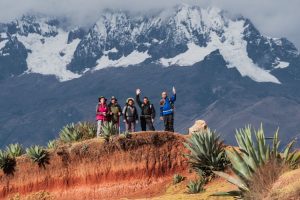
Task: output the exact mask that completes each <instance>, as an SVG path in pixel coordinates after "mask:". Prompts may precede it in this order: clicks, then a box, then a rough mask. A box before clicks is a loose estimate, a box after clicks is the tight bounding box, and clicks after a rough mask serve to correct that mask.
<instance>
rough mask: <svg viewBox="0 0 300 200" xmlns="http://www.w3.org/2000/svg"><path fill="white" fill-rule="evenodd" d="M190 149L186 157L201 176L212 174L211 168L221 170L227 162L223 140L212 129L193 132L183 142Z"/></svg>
mask: <svg viewBox="0 0 300 200" xmlns="http://www.w3.org/2000/svg"><path fill="white" fill-rule="evenodd" d="M183 144H184V146H185V147H186V148H187V149H188V150H189V151H190V153H189V154H187V155H186V157H187V158H188V159H189V163H190V165H191V167H192V168H193V169H194V170H195V171H197V172H199V173H200V174H201V175H203V176H210V175H212V170H223V169H224V168H225V166H226V164H227V160H226V157H225V150H224V145H223V141H221V140H220V136H217V135H216V133H215V132H214V131H211V130H210V129H207V130H205V131H200V132H195V133H193V134H192V136H191V137H190V138H188V139H187V140H186V142H184V143H183Z"/></svg>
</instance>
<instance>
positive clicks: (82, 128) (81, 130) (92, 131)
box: [59, 122, 97, 143]
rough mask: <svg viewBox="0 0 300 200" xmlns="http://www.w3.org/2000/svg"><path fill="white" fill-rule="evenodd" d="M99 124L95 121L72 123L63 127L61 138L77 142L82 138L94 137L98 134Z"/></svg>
mask: <svg viewBox="0 0 300 200" xmlns="http://www.w3.org/2000/svg"><path fill="white" fill-rule="evenodd" d="M96 132H97V126H96V124H95V123H90V122H79V123H77V124H74V123H71V124H68V125H66V126H64V127H63V128H62V130H61V131H60V133H59V137H60V140H61V141H63V142H65V143H68V142H76V141H80V140H85V139H90V138H94V137H95V136H96Z"/></svg>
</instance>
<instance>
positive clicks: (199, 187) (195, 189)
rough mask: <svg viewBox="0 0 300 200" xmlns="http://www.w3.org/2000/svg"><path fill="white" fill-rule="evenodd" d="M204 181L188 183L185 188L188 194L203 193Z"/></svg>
mask: <svg viewBox="0 0 300 200" xmlns="http://www.w3.org/2000/svg"><path fill="white" fill-rule="evenodd" d="M204 185H205V180H204V179H198V180H195V181H190V182H189V184H188V185H187V186H186V187H187V189H188V191H187V192H188V193H189V194H197V193H200V192H203V191H204Z"/></svg>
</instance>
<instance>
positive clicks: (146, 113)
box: [136, 89, 155, 131]
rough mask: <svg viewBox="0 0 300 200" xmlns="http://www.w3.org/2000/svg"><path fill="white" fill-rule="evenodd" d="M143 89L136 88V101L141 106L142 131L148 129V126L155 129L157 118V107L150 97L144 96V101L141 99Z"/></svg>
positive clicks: (152, 129)
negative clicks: (154, 123)
mask: <svg viewBox="0 0 300 200" xmlns="http://www.w3.org/2000/svg"><path fill="white" fill-rule="evenodd" d="M140 94H141V90H140V89H137V90H136V102H137V104H138V105H139V107H140V108H141V110H142V111H141V115H140V120H141V121H140V122H141V128H142V131H146V127H148V130H150V131H155V128H154V126H153V122H154V118H155V109H154V106H153V104H151V103H150V101H149V99H148V97H144V99H143V102H141V100H140Z"/></svg>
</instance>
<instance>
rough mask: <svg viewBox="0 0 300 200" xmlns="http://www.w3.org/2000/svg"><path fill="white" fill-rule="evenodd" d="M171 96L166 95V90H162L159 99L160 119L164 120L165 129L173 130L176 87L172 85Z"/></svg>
mask: <svg viewBox="0 0 300 200" xmlns="http://www.w3.org/2000/svg"><path fill="white" fill-rule="evenodd" d="M172 91H173V96H172V97H171V98H169V97H168V94H167V92H162V94H161V97H162V99H161V100H160V120H163V121H164V126H165V131H170V132H174V103H175V101H176V89H175V87H173V89H172Z"/></svg>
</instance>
